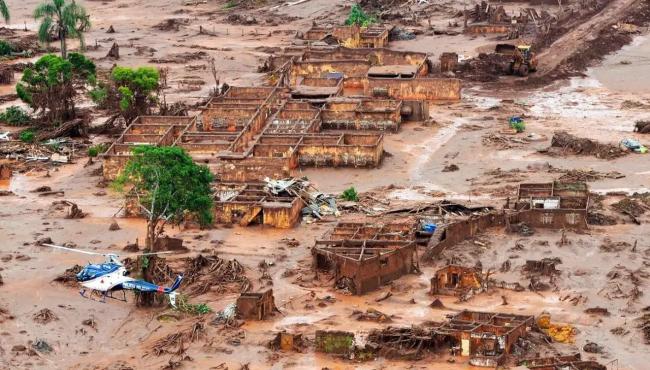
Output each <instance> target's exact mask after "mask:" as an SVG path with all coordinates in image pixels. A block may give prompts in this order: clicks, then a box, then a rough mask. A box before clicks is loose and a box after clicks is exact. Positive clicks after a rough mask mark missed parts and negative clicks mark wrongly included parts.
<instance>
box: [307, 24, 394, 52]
mask: <svg viewBox="0 0 650 370" xmlns="http://www.w3.org/2000/svg"><path fill="white" fill-rule="evenodd" d="M302 39H303V40H305V41H307V42H309V43H310V44H311V45H344V46H346V47H349V48H383V47H386V46H388V30H387V29H386V28H384V27H381V26H379V27H376V26H375V27H359V26H358V25H351V26H335V27H319V26H313V27H311V28H310V29H308V30H307V31H305V32H304V34H303V35H302Z"/></svg>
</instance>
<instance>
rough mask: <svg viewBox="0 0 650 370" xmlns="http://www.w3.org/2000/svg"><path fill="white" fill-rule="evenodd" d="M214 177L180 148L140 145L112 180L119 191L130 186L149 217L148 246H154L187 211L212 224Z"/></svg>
mask: <svg viewBox="0 0 650 370" xmlns="http://www.w3.org/2000/svg"><path fill="white" fill-rule="evenodd" d="M212 180H213V177H212V174H211V173H210V170H209V169H208V168H207V167H206V166H200V165H197V164H196V163H194V161H193V160H192V158H191V157H190V156H189V155H187V153H186V152H185V151H184V150H183V149H182V148H179V147H155V146H148V145H144V146H137V147H136V148H135V149H134V150H133V157H132V158H131V160H129V162H128V163H127V164H126V167H125V168H124V171H123V172H122V173H121V174H120V175H119V176H118V178H117V179H116V180H115V181H114V182H113V187H114V188H115V189H117V190H124V186H125V185H130V187H131V191H132V192H133V194H135V195H136V196H137V197H138V202H139V204H140V207H141V208H142V210H143V213H144V214H145V215H146V217H147V238H146V247H147V248H151V247H152V246H153V245H155V242H156V240H157V239H158V237H159V236H160V234H162V232H163V231H164V227H165V225H166V224H167V223H168V222H171V223H179V222H181V221H182V220H183V219H184V218H185V216H186V215H187V214H191V215H193V216H195V217H196V218H197V220H198V221H199V223H200V224H201V225H203V226H206V225H210V224H211V223H212V210H213V205H212V196H211V195H212V190H211V189H210V183H211V182H212Z"/></svg>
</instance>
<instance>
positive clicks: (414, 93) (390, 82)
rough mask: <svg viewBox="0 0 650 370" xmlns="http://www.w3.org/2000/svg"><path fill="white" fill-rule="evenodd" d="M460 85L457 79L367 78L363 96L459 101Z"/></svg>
mask: <svg viewBox="0 0 650 370" xmlns="http://www.w3.org/2000/svg"><path fill="white" fill-rule="evenodd" d="M460 89H461V83H460V80H459V79H457V78H413V79H400V78H368V81H367V83H366V86H365V94H366V95H369V96H376V95H377V94H382V95H383V94H384V93H385V94H386V95H387V96H388V97H390V98H392V99H398V100H429V101H437V100H439V101H449V100H460Z"/></svg>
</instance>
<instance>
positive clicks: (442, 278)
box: [430, 265, 483, 296]
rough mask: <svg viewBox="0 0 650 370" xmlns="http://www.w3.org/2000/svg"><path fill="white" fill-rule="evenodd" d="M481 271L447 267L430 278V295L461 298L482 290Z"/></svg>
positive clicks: (461, 267) (455, 266) (454, 266)
mask: <svg viewBox="0 0 650 370" xmlns="http://www.w3.org/2000/svg"><path fill="white" fill-rule="evenodd" d="M482 280H483V279H482V276H481V271H477V270H476V269H475V268H472V267H463V266H458V265H447V266H445V267H443V268H441V269H439V270H438V271H436V273H435V275H434V276H433V277H432V278H431V290H430V293H431V294H441V295H452V296H461V295H465V294H467V293H468V292H469V291H478V290H480V289H481V288H482Z"/></svg>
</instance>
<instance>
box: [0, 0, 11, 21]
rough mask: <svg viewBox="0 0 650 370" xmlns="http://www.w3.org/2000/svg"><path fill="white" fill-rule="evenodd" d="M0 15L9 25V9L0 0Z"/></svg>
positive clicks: (3, 0)
mask: <svg viewBox="0 0 650 370" xmlns="http://www.w3.org/2000/svg"><path fill="white" fill-rule="evenodd" d="M0 15H2V18H3V19H4V20H5V22H7V23H9V20H10V19H11V16H10V14H9V7H7V3H6V2H5V0H0Z"/></svg>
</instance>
